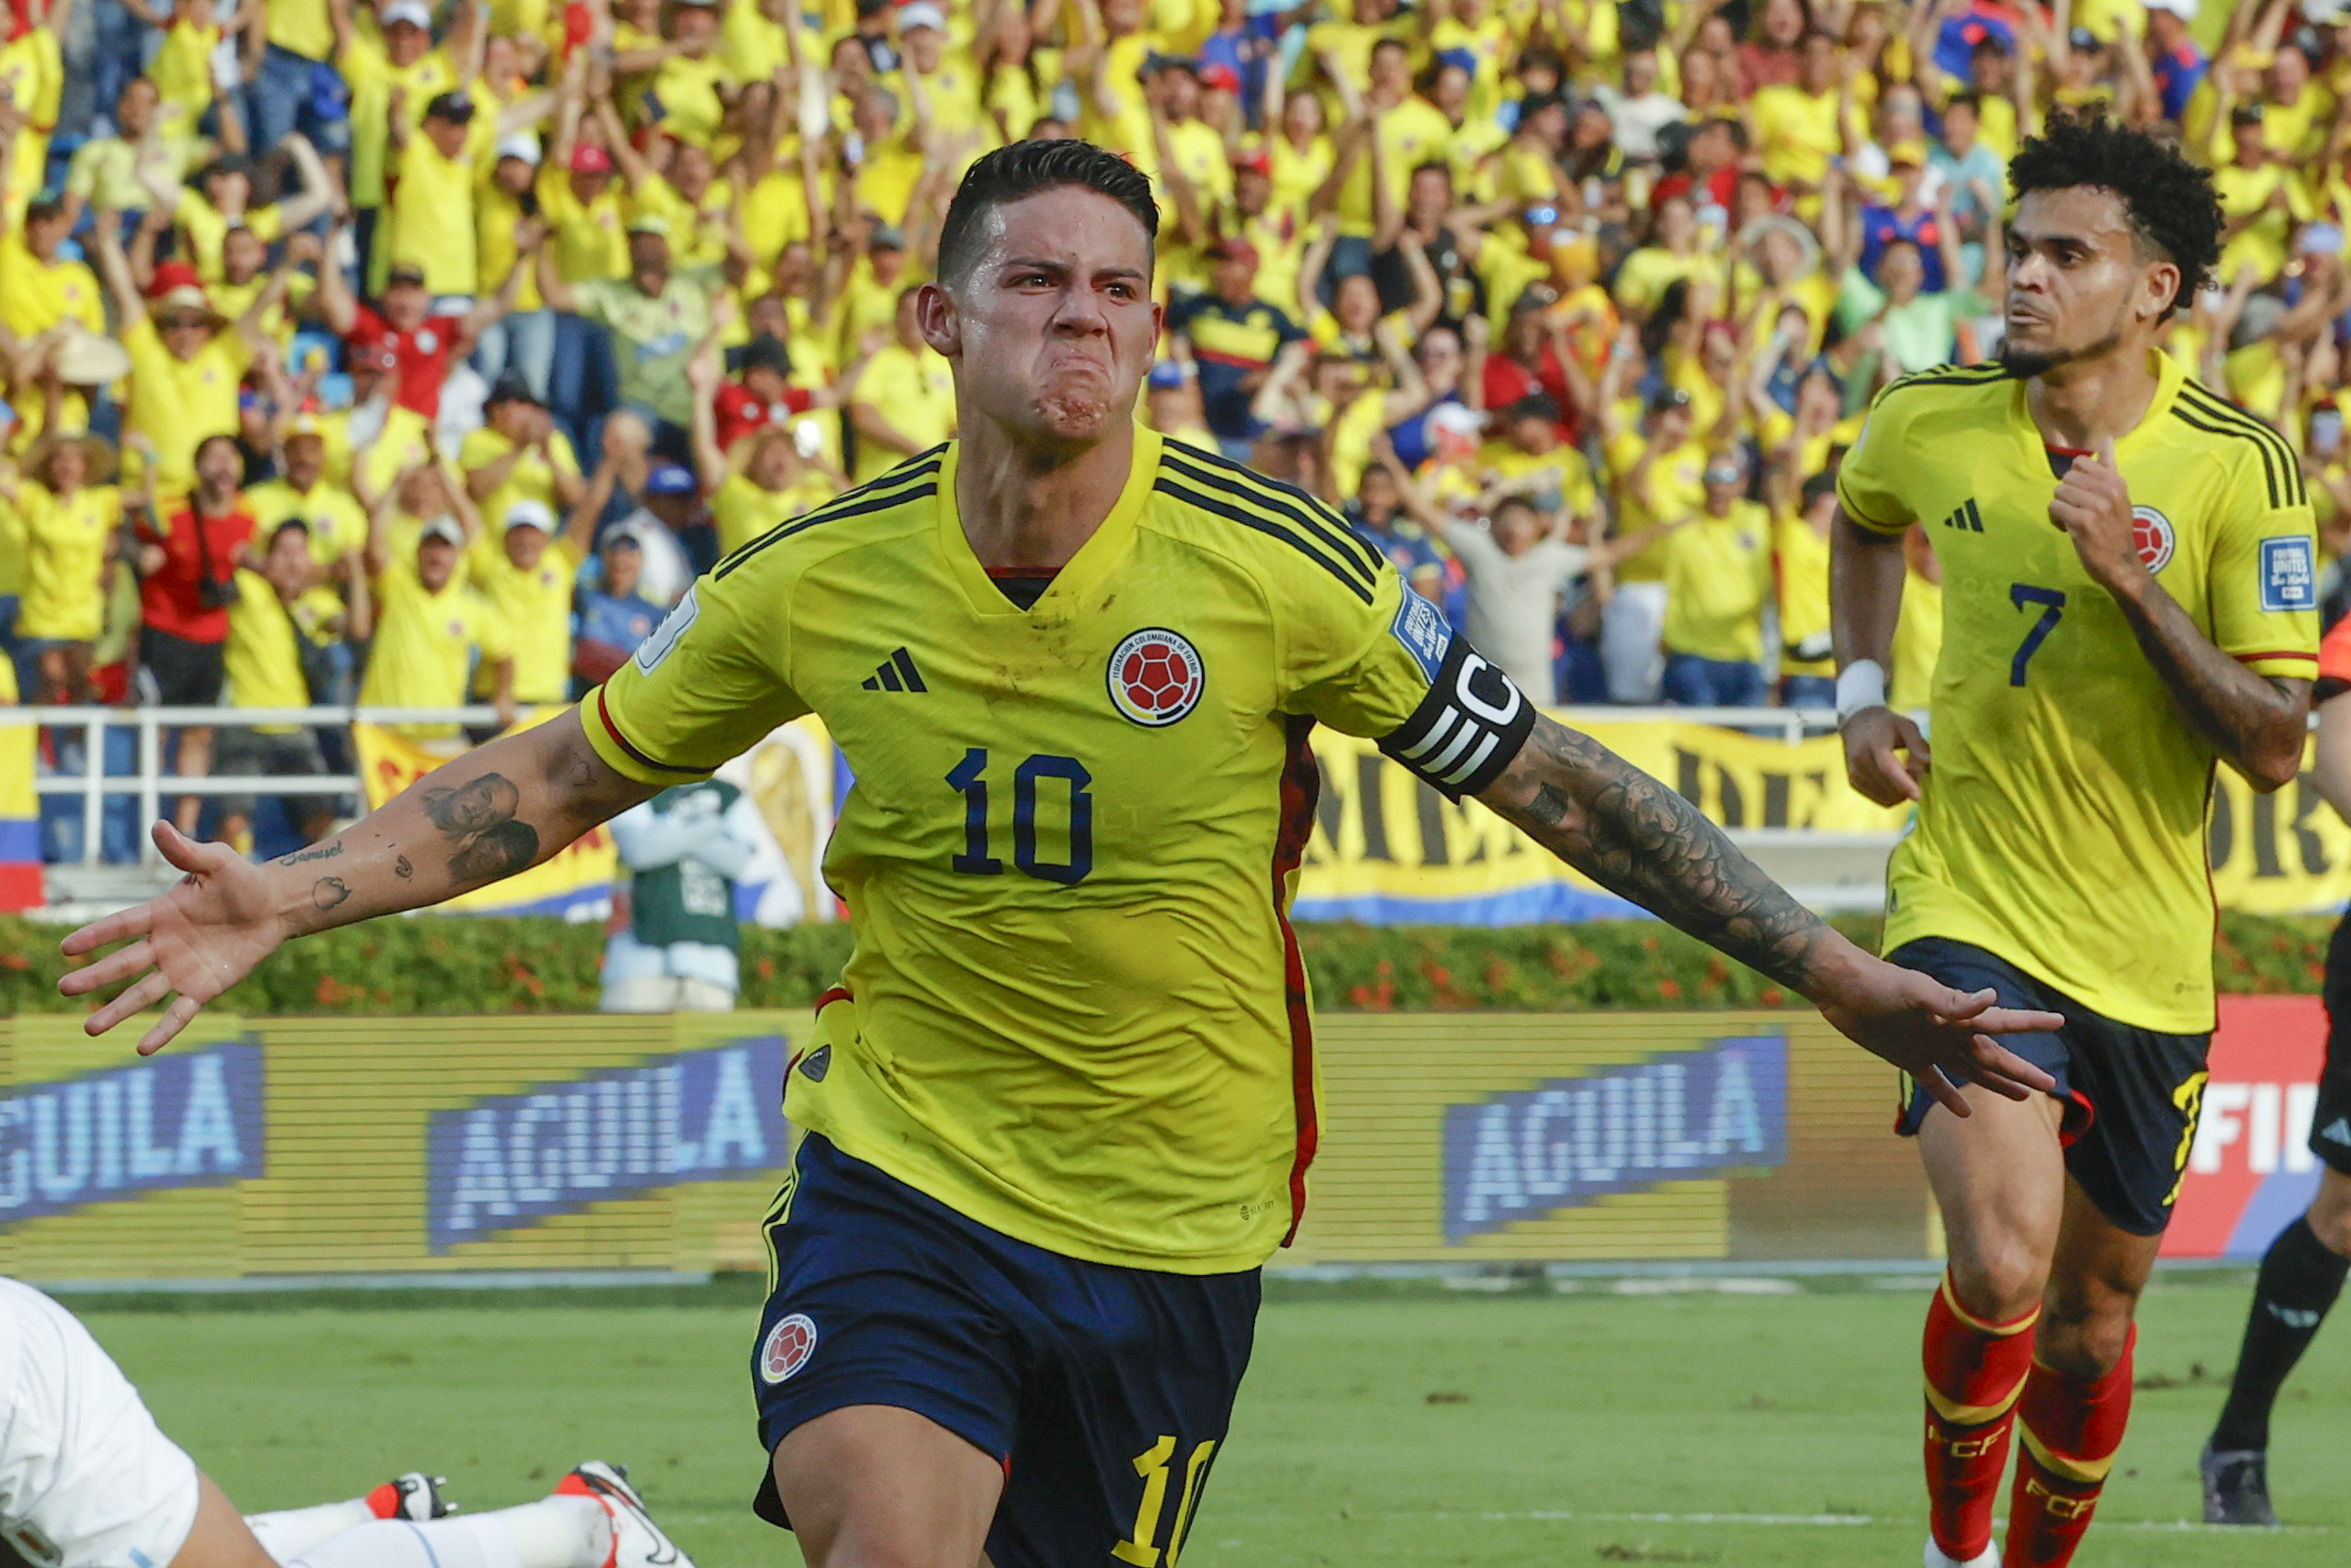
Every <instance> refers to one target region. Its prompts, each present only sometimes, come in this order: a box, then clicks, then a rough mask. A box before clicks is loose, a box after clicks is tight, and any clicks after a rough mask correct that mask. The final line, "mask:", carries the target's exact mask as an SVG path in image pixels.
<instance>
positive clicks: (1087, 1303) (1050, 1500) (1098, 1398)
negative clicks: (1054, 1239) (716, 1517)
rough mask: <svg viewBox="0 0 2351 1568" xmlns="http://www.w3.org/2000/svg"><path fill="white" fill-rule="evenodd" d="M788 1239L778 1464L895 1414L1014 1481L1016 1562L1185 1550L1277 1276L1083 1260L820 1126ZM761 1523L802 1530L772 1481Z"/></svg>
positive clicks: (996, 1544) (778, 1312)
mask: <svg viewBox="0 0 2351 1568" xmlns="http://www.w3.org/2000/svg"><path fill="white" fill-rule="evenodd" d="M768 1244H769V1246H770V1247H771V1248H772V1249H773V1251H774V1257H775V1262H776V1286H775V1289H774V1291H772V1292H771V1293H770V1295H769V1296H768V1304H767V1307H766V1309H765V1310H764V1311H763V1312H762V1313H761V1314H760V1321H759V1334H758V1339H757V1340H755V1341H754V1342H753V1344H752V1354H751V1386H752V1391H753V1394H754V1396H756V1398H757V1401H758V1411H759V1443H760V1447H761V1448H763V1449H765V1450H766V1451H767V1452H768V1453H769V1454H773V1453H774V1451H775V1448H776V1445H777V1444H778V1443H780V1442H781V1441H783V1439H784V1438H785V1437H787V1436H788V1435H789V1433H791V1432H792V1431H793V1430H794V1429H795V1428H797V1427H800V1426H803V1425H805V1424H806V1423H808V1422H810V1421H813V1420H815V1419H816V1418H817V1417H819V1416H824V1415H827V1414H829V1413H831V1412H832V1411H835V1410H839V1409H842V1408H844V1407H846V1406H853V1405H887V1406H896V1407H898V1408H901V1409H906V1410H911V1411H913V1412H914V1413H915V1414H917V1415H919V1416H925V1417H927V1418H928V1419H930V1420H932V1421H934V1422H935V1423H937V1424H938V1425H939V1426H941V1427H946V1429H947V1430H948V1431H950V1432H953V1433H954V1434H956V1436H957V1437H961V1438H963V1440H964V1441H966V1442H967V1443H969V1444H971V1445H972V1446H973V1447H974V1448H978V1449H979V1450H980V1451H982V1452H983V1453H985V1454H987V1456H988V1457H990V1458H994V1459H996V1460H998V1462H999V1463H1001V1464H1002V1465H1003V1466H1004V1469H1005V1484H1004V1494H1003V1497H1002V1500H1000V1501H999V1503H998V1507H997V1513H996V1520H995V1522H994V1524H993V1525H992V1526H991V1527H990V1529H989V1531H988V1534H987V1557H988V1561H989V1562H990V1563H994V1564H995V1568H1102V1564H1103V1563H1115V1562H1118V1561H1121V1560H1123V1561H1125V1562H1129V1563H1134V1562H1146V1561H1149V1562H1167V1561H1171V1560H1173V1559H1175V1557H1176V1555H1177V1554H1178V1552H1179V1551H1180V1549H1181V1544H1182V1540H1183V1535H1184V1532H1185V1531H1186V1530H1187V1529H1188V1528H1189V1527H1190V1524H1191V1521H1192V1518H1193V1515H1194V1513H1195V1512H1196V1510H1197V1507H1198V1504H1199V1500H1200V1494H1201V1492H1202V1490H1204V1489H1205V1488H1206V1486H1207V1479H1208V1470H1209V1468H1210V1466H1211V1465H1212V1464H1213V1463H1214V1461H1215V1458H1216V1455H1217V1448H1219V1447H1220V1446H1221V1445H1222V1444H1223V1442H1224V1439H1225V1433H1226V1430H1227V1428H1228V1427H1229V1425H1230V1423H1231V1420H1232V1410H1233V1397H1234V1395H1235V1394H1236V1393H1237V1392H1238V1389H1239V1387H1240V1380H1241V1374H1242V1373H1243V1371H1244V1370H1246V1369H1247V1367H1248V1365H1249V1346H1250V1343H1251V1341H1252V1339H1253V1337H1254V1334H1255V1331H1256V1323H1257V1309H1258V1301H1259V1277H1258V1271H1257V1270H1254V1269H1251V1270H1246V1271H1243V1272H1240V1273H1228V1274H1169V1273H1161V1272H1157V1271H1155V1270H1144V1269H1126V1268H1119V1267H1115V1266H1113V1265H1110V1264H1104V1263H1091V1262H1087V1261H1085V1260H1081V1259H1075V1258H1068V1257H1064V1256H1062V1255H1061V1254H1059V1253H1056V1252H1050V1251H1048V1250H1046V1249H1044V1248H1041V1247H1036V1246H1031V1245H1030V1244H1029V1243H1028V1242H1025V1241H1017V1240H1014V1239H1012V1238H1010V1237H1008V1236H1006V1235H1004V1234H1002V1233H1001V1232H999V1231H997V1230H993V1229H990V1228H988V1227H987V1226H984V1225H981V1224H979V1223H977V1221H975V1220H972V1219H969V1218H966V1217H965V1216H964V1215H962V1214H959V1213H957V1212H956V1210H954V1209H952V1208H950V1207H947V1206H946V1204H943V1203H941V1202H939V1201H938V1200H937V1199H935V1198H934V1197H929V1196H928V1195H927V1194H925V1193H921V1192H918V1191H916V1190H915V1189H914V1188H913V1187H911V1186H907V1185H906V1184H905V1183H904V1182H901V1181H899V1180H898V1179H897V1178H895V1177H894V1176H890V1175H888V1174H887V1173H886V1172H884V1171H882V1170H881V1169H879V1168H877V1167H875V1166H871V1165H868V1164H867V1163H865V1162H864V1161H862V1160H859V1159H855V1158H852V1156H850V1155H847V1154H844V1153H843V1152H841V1149H839V1148H838V1147H836V1146H835V1145H833V1144H832V1143H831V1142H830V1141H829V1140H827V1139H825V1138H823V1137H821V1136H820V1135H818V1134H813V1133H811V1134H809V1135H808V1136H806V1137H805V1138H803V1139H802V1140H801V1143H800V1146H799V1152H798V1153H797V1154H796V1155H795V1156H794V1158H793V1163H792V1170H791V1175H790V1176H789V1179H788V1180H787V1181H786V1183H785V1186H784V1189H783V1191H782V1192H781V1193H779V1194H778V1197H777V1201H776V1207H775V1208H774V1209H773V1210H772V1211H771V1213H770V1215H769V1217H768ZM753 1508H754V1510H755V1511H757V1512H758V1515H759V1517H760V1518H762V1519H764V1520H767V1521H768V1522H769V1523H771V1524H778V1525H782V1526H784V1527H785V1528H787V1529H789V1528H790V1521H789V1519H788V1518H787V1517H786V1515H785V1511H784V1505H783V1501H782V1500H781V1499H780V1498H779V1497H778V1495H777V1491H776V1486H775V1478H774V1472H773V1469H772V1466H771V1467H770V1469H769V1471H768V1474H767V1475H765V1476H763V1477H762V1478H761V1479H760V1483H759V1490H758V1498H757V1499H756V1500H755V1501H754V1503H753ZM1122 1544H1124V1545H1125V1546H1126V1550H1125V1551H1123V1552H1118V1551H1117V1550H1116V1549H1117V1548H1119V1547H1120V1546H1121V1545H1122ZM1146 1551H1147V1552H1150V1553H1151V1555H1150V1556H1149V1557H1145V1556H1144V1552H1146Z"/></svg>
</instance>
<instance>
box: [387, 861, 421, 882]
mask: <svg viewBox="0 0 2351 1568" xmlns="http://www.w3.org/2000/svg"><path fill="white" fill-rule="evenodd" d="M415 874H416V867H415V865H414V864H413V862H411V861H410V860H409V858H408V857H407V856H406V855H402V856H401V857H400V858H399V859H398V860H396V861H394V862H392V875H394V876H396V877H398V878H399V879H400V880H401V881H402V882H406V881H407V880H408V879H409V878H410V877H413V876H414V875H415Z"/></svg>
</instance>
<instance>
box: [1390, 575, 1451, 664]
mask: <svg viewBox="0 0 2351 1568" xmlns="http://www.w3.org/2000/svg"><path fill="white" fill-rule="evenodd" d="M1388 632H1389V634H1390V635H1391V636H1393V637H1395V640H1396V641H1397V642H1399V643H1403V644H1404V651H1405V653H1410V654H1411V655H1412V658H1413V663H1415V664H1418V665H1419V666H1420V673H1421V674H1424V675H1426V676H1427V677H1428V678H1429V679H1430V680H1432V681H1433V680H1435V679H1437V666H1438V665H1440V664H1444V663H1445V650H1446V648H1447V646H1448V645H1449V644H1450V643H1452V641H1453V630H1452V628H1450V627H1448V626H1447V625H1446V624H1445V616H1444V614H1443V612H1440V611H1439V610H1438V609H1437V606H1436V605H1434V604H1431V603H1430V602H1429V601H1427V600H1426V599H1423V598H1422V597H1421V596H1420V595H1419V594H1417V593H1415V592H1414V591H1412V590H1411V589H1409V588H1407V589H1405V591H1404V602H1403V603H1401V604H1399V605H1397V606H1396V612H1395V620H1394V621H1393V622H1389V624H1388Z"/></svg>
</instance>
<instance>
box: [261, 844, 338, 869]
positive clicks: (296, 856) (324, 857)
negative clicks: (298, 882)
mask: <svg viewBox="0 0 2351 1568" xmlns="http://www.w3.org/2000/svg"><path fill="white" fill-rule="evenodd" d="M342 852H343V841H342V840H340V839H337V840H336V841H334V842H332V843H329V844H312V845H311V846H310V847H309V848H308V849H307V850H296V851H295V852H293V853H292V854H290V855H279V856H278V857H277V863H278V864H279V865H300V864H301V863H302V862H304V861H330V860H333V859H334V858H335V857H336V856H337V855H339V854H341V853H342Z"/></svg>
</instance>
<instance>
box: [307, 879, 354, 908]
mask: <svg viewBox="0 0 2351 1568" xmlns="http://www.w3.org/2000/svg"><path fill="white" fill-rule="evenodd" d="M350 895H351V890H350V883H346V882H344V881H343V879H342V878H341V877H339V876H322V877H320V878H319V880H318V881H317V882H315V883H311V884H310V902H311V903H313V904H317V905H318V906H319V908H321V909H332V908H334V907H335V905H337V904H340V903H341V902H342V901H343V900H345V899H347V898H349V897H350Z"/></svg>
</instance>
